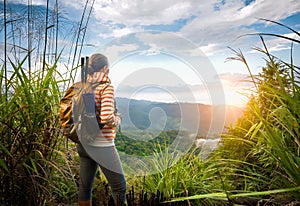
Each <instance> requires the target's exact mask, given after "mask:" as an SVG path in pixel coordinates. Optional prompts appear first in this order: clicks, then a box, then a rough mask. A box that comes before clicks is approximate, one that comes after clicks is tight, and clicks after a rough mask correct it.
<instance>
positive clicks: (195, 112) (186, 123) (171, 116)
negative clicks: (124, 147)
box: [116, 98, 243, 136]
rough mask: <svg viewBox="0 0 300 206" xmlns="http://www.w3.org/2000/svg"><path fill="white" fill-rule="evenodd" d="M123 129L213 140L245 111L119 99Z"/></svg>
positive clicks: (231, 107) (118, 104)
mask: <svg viewBox="0 0 300 206" xmlns="http://www.w3.org/2000/svg"><path fill="white" fill-rule="evenodd" d="M116 102H117V107H118V111H119V112H120V113H122V117H123V121H122V128H123V129H135V130H146V129H147V130H157V131H163V130H165V131H166V130H188V131H191V132H197V133H198V134H199V135H204V136H206V135H209V136H213V135H214V134H216V133H219V132H221V131H224V130H225V128H226V126H229V125H230V124H233V123H234V122H235V121H236V120H237V119H238V118H239V117H240V116H241V115H242V111H243V108H240V107H235V106H228V105H226V106H212V105H205V104H200V103H163V102H152V101H146V100H134V99H127V98H116Z"/></svg>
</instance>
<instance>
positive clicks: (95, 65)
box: [88, 53, 108, 74]
mask: <svg viewBox="0 0 300 206" xmlns="http://www.w3.org/2000/svg"><path fill="white" fill-rule="evenodd" d="M104 66H108V60H107V57H106V56H104V55H103V54H99V53H97V54H93V55H92V56H91V57H90V58H89V62H88V73H89V74H93V73H94V72H100V71H101V69H102V68H103V67H104Z"/></svg>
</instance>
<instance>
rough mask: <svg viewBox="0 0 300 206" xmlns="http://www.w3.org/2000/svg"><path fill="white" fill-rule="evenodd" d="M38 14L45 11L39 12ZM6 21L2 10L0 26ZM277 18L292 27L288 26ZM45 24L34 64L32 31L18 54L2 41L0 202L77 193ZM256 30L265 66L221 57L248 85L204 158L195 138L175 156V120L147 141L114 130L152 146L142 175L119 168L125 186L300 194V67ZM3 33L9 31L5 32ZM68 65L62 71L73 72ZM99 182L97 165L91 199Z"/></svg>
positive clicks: (217, 196)
mask: <svg viewBox="0 0 300 206" xmlns="http://www.w3.org/2000/svg"><path fill="white" fill-rule="evenodd" d="M86 9H87V8H85V9H84V10H86ZM4 11H6V10H4ZM28 11H30V10H28ZM56 14H57V13H56ZM30 15H32V14H31V13H30V12H28V19H34V18H30V17H29V16H30ZM85 15H86V14H83V17H84V16H85ZM54 16H56V17H57V18H58V15H54ZM5 18H6V15H5ZM11 18H13V16H11ZM43 18H45V20H46V19H47V18H48V15H46V16H43ZM84 19H85V18H82V22H80V26H79V30H80V29H81V27H83V26H84V24H87V21H88V20H86V22H84ZM12 20H14V19H11V22H14V21H12ZM7 22H8V20H7V19H4V26H5V27H6V26H7ZM34 22H35V21H34ZM34 22H32V21H30V23H29V24H28V25H30V26H28V29H29V30H30V28H37V27H33V26H32V25H33V24H34ZM46 22H48V21H46ZM273 23H276V22H273ZM54 24H55V22H54ZM277 24H279V23H277ZM279 25H280V26H283V27H285V28H287V29H289V30H290V31H292V32H294V33H295V35H297V36H298V37H299V36H300V34H299V33H298V32H297V31H295V30H293V29H291V28H288V27H286V26H284V25H281V24H279ZM50 26H51V25H50ZM50 26H49V25H47V23H46V26H44V27H43V28H44V31H45V33H46V35H45V36H46V38H45V39H44V41H43V42H44V43H43V44H42V43H41V45H42V47H44V50H43V51H38V52H37V54H41V53H42V56H43V61H42V65H41V67H40V68H37V69H36V71H34V70H33V68H34V67H32V65H33V63H32V61H31V60H32V58H33V53H32V48H33V47H34V45H35V44H34V43H33V42H31V40H32V36H31V35H28V41H29V42H31V43H30V44H28V45H29V48H27V49H25V51H26V56H25V57H23V58H21V56H19V55H17V53H13V54H14V55H15V57H13V56H7V55H6V48H5V58H4V59H3V65H2V66H1V70H0V82H1V84H0V92H1V96H0V124H1V126H0V134H1V141H0V185H1V189H0V204H1V205H55V204H59V203H70V204H72V203H74V202H76V196H77V181H78V166H77V165H78V158H77V154H76V152H75V149H74V145H73V144H71V143H69V145H68V146H66V142H65V139H64V138H63V137H62V135H61V133H60V129H59V125H58V106H59V100H60V97H61V92H62V91H63V89H62V88H64V86H65V85H68V84H69V83H71V82H72V78H70V77H68V78H65V76H64V75H63V74H61V73H59V71H58V69H57V63H58V61H59V58H60V56H59V55H58V54H57V51H56V52H55V54H56V55H55V58H54V60H53V61H51V65H48V64H47V61H46V58H45V56H46V53H47V51H48V50H47V48H48V49H49V42H47V32H46V31H47V30H48V29H50V28H54V27H50ZM85 26H86V25H85ZM40 31H41V30H39V32H40ZM29 33H31V32H28V34H29ZM53 34H54V33H53ZM265 35H270V34H259V36H260V38H261V40H262V44H263V49H260V48H256V49H257V51H259V52H261V53H262V54H264V55H265V56H266V66H265V67H263V68H262V71H261V73H260V74H258V75H253V74H251V71H250V68H249V67H248V64H247V61H246V59H245V57H244V56H243V54H242V53H241V52H236V51H234V50H233V51H234V52H235V54H236V56H235V57H233V58H230V59H232V60H239V61H242V62H243V63H245V65H246V67H247V69H248V70H249V72H250V75H251V79H252V82H253V84H254V88H255V92H254V93H253V94H252V96H251V97H250V100H249V102H248V104H247V106H246V108H245V110H244V113H243V116H242V117H241V118H240V119H239V120H238V121H237V122H236V123H235V124H234V126H231V127H229V128H228V132H227V133H226V134H222V145H221V146H220V147H219V148H218V149H217V150H216V151H215V152H213V153H212V154H211V155H210V156H209V157H208V158H206V159H202V158H200V157H201V153H202V152H203V151H201V148H200V149H195V148H191V149H190V151H188V152H187V153H186V154H185V155H183V156H180V155H179V154H178V153H176V152H172V151H170V150H169V147H168V145H169V144H170V143H172V137H173V136H176V134H177V132H176V131H174V130H173V131H164V132H162V133H161V134H160V135H159V136H158V137H157V138H156V139H154V140H152V141H148V142H147V143H144V142H142V141H135V142H134V143H132V144H128V142H129V140H128V137H126V136H124V135H122V134H118V137H119V139H117V145H118V149H119V150H121V151H122V150H123V151H126V152H129V153H130V154H133V155H148V154H150V153H151V154H152V156H153V160H152V162H151V167H152V168H151V169H152V170H153V171H157V172H156V173H153V174H150V175H148V176H144V177H128V188H131V186H134V187H135V188H136V191H135V192H136V193H138V194H144V193H147V194H156V193H157V192H159V193H160V194H162V195H163V196H164V200H165V201H167V202H169V203H170V202H172V204H180V202H182V201H184V204H185V205H226V204H228V205H233V204H239V205H251V204H254V203H257V202H258V201H260V202H262V203H265V204H269V205H284V204H288V203H290V204H294V205H295V204H300V170H299V165H300V139H299V137H300V125H299V124H300V123H299V122H300V121H299V119H300V117H299V115H300V104H299V102H300V88H299V74H300V70H299V67H297V66H296V65H294V63H293V56H292V55H291V60H290V62H285V61H283V60H281V59H278V58H276V57H275V56H273V55H272V54H270V53H269V51H268V48H267V46H266V44H265V41H264V36H265ZM271 36H272V35H271ZM273 36H274V37H277V38H284V39H286V40H289V41H291V42H293V44H294V43H296V44H299V43H300V41H299V40H297V39H296V38H295V39H291V38H288V37H285V36H280V35H275V34H274V35H273ZM15 37H16V36H15V34H12V35H11V37H10V38H11V40H14V39H15ZM5 39H6V40H7V39H9V38H8V37H7V35H6V34H5ZM20 39H21V37H20ZM75 41H76V44H77V43H78V42H79V41H83V37H82V34H81V36H80V34H78V36H77V38H74V42H75ZM5 44H6V42H5ZM293 44H292V45H293ZM14 45H15V47H14V48H15V49H16V48H17V46H16V44H14ZM41 45H39V47H40V46H41ZM18 46H19V47H20V46H21V45H18ZM53 49H54V50H57V47H53ZM74 50H75V49H74ZM71 53H72V56H73V59H72V60H73V64H72V65H73V66H72V68H75V70H76V63H74V62H79V61H78V55H79V56H80V52H78V51H77V49H76V50H75V51H74V52H70V56H71ZM292 53H293V47H291V54H292ZM37 54H36V55H37ZM30 62H31V63H30ZM25 64H26V65H27V68H28V69H25V68H26V66H25ZM29 68H30V69H29ZM73 71H74V70H73V69H72V70H71V71H68V72H69V73H71V74H72V72H73ZM141 148H143V149H141ZM153 148H154V149H153ZM102 183H103V184H102ZM105 184H106V181H105V178H104V177H103V176H102V175H101V173H99V174H97V180H96V184H95V190H94V200H96V201H98V202H100V201H99V198H101V197H103V195H102V196H101V197H100V196H99V192H100V191H105V192H106V193H107V188H106V187H105V186H103V185H105ZM106 193H105V194H106ZM170 204H171V203H170Z"/></svg>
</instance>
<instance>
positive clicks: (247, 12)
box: [180, 0, 300, 52]
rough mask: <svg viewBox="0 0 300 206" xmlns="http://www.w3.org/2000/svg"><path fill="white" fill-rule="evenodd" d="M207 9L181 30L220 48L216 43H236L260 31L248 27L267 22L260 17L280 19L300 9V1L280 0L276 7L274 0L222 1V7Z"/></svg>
mask: <svg viewBox="0 0 300 206" xmlns="http://www.w3.org/2000/svg"><path fill="white" fill-rule="evenodd" d="M206 9H207V10H206V11H202V10H201V12H200V13H199V15H198V16H197V18H194V19H193V20H192V21H190V22H188V23H187V24H186V25H185V26H184V27H183V28H182V29H181V30H180V33H182V34H183V35H184V36H186V37H187V38H189V39H191V40H192V41H194V42H198V43H199V44H200V45H202V46H209V45H214V46H215V48H217V46H216V45H229V44H231V43H233V42H234V41H236V39H237V37H238V36H240V35H243V34H247V33H253V32H256V31H255V29H254V28H253V27H251V28H250V27H248V26H251V25H254V24H257V23H263V22H261V21H260V20H259V19H258V18H266V19H272V20H275V21H276V20H280V19H282V18H285V17H287V16H290V15H292V14H295V13H296V12H299V9H300V2H299V1H295V0H287V1H280V2H278V3H277V2H276V6H274V2H273V1H272V0H264V1H262V0H257V1H253V2H252V3H250V4H249V5H248V6H245V5H244V1H237V0H231V1H226V2H225V3H224V4H220V5H219V7H218V9H215V5H214V4H209V5H208V4H207V5H206ZM210 52H212V50H210Z"/></svg>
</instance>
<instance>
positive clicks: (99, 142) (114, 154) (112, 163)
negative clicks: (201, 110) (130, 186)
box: [77, 53, 126, 206]
mask: <svg viewBox="0 0 300 206" xmlns="http://www.w3.org/2000/svg"><path fill="white" fill-rule="evenodd" d="M108 74H109V65H108V60H107V57H105V56H104V55H102V54H98V53H97V54H93V55H92V56H91V57H90V58H89V61H88V78H87V82H88V83H90V85H93V84H94V85H95V84H97V83H98V85H97V87H96V88H95V90H94V95H95V103H96V115H97V117H98V121H99V123H101V125H104V126H103V128H102V129H101V130H100V133H99V135H97V137H96V138H94V140H93V141H89V143H87V144H85V143H82V144H81V143H79V144H78V145H77V152H78V154H79V157H80V182H79V191H78V199H79V201H78V203H79V205H80V206H83V205H84V206H85V205H88V206H91V205H92V199H91V196H92V188H93V183H94V179H95V175H96V171H97V169H98V166H100V168H101V171H102V172H103V173H104V175H105V177H106V179H107V180H108V182H109V185H110V187H111V190H112V195H113V198H114V202H115V205H117V206H122V205H124V204H125V203H124V202H125V192H126V180H125V176H124V172H123V169H122V165H121V162H120V158H119V155H118V151H117V149H116V147H115V144H114V138H115V136H116V127H117V126H118V125H119V124H120V122H121V115H120V114H118V113H117V112H116V108H115V99H114V88H113V86H112V85H111V84H110V83H111V82H110V79H109V77H108Z"/></svg>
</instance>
